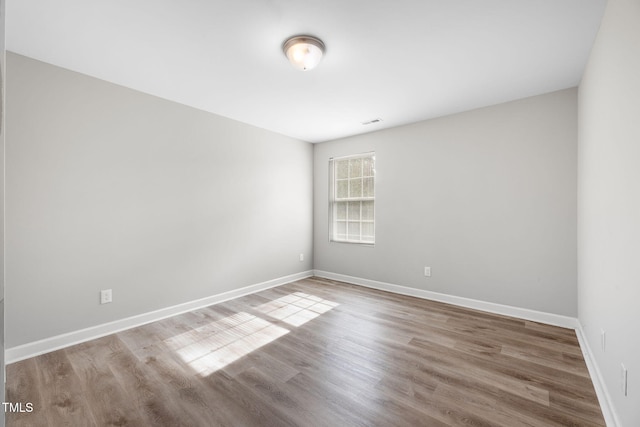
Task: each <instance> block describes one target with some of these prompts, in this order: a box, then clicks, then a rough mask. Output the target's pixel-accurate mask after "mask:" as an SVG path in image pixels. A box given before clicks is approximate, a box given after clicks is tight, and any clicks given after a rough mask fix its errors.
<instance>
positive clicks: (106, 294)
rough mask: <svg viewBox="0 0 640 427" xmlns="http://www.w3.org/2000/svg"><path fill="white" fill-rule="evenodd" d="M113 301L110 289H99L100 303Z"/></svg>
mask: <svg viewBox="0 0 640 427" xmlns="http://www.w3.org/2000/svg"><path fill="white" fill-rule="evenodd" d="M111 301H113V294H112V293H111V289H104V290H102V291H100V304H108V303H110V302H111Z"/></svg>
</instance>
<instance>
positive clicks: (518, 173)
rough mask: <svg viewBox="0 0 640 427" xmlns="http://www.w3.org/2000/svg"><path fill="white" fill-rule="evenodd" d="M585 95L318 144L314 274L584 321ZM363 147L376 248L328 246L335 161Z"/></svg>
mask: <svg viewBox="0 0 640 427" xmlns="http://www.w3.org/2000/svg"><path fill="white" fill-rule="evenodd" d="M576 95H577V91H576V89H569V90H564V91H560V92H555V93H551V94H547V95H542V96H536V97H532V98H527V99H523V100H519V101H515V102H510V103H506V104H501V105H497V106H492V107H488V108H483V109H478V110H474V111H470V112H466V113H461V114H457V115H453V116H449V117H444V118H439V119H435V120H429V121H425V122H421V123H417V124H413V125H408V126H402V127H398V128H393V129H388V130H383V131H379V132H374V133H369V134H365V135H360V136H356V137H350V138H346V139H341V140H337V141H332V142H327V143H322V144H316V145H315V146H314V168H315V170H314V182H315V186H314V189H315V191H314V201H315V202H314V267H315V269H317V270H324V271H329V272H333V273H339V274H346V275H350V276H355V277H360V278H364V279H372V280H377V281H381V282H387V283H392V284H398V285H404V286H409V287H414V288H418V289H426V290H429V291H435V292H440V293H445V294H449V295H455V296H461V297H467V298H473V299H477V300H482V301H488V302H493V303H499V304H506V305H511V306H516V307H521V308H528V309H533V310H539V311H544V312H548V313H554V314H561V315H567V316H576V311H577V310H576V299H577V297H576V280H577V279H576V144H577V136H576V132H577V124H576V120H577V99H576ZM366 151H375V152H376V180H377V181H376V245H375V247H374V248H371V247H364V246H358V245H351V244H344V243H330V242H329V239H328V229H327V227H328V202H327V201H328V183H329V178H328V160H329V158H330V157H332V156H341V155H348V154H356V153H361V152H366ZM424 266H431V267H432V277H430V278H426V277H424V275H423V267H424Z"/></svg>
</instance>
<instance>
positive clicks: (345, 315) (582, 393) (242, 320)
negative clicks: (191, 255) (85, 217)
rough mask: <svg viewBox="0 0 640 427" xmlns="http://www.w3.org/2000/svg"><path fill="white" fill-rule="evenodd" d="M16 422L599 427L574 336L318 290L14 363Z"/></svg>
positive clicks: (231, 304) (321, 285)
mask: <svg viewBox="0 0 640 427" xmlns="http://www.w3.org/2000/svg"><path fill="white" fill-rule="evenodd" d="M6 396H7V397H6V399H7V401H8V402H23V403H26V402H31V403H33V407H34V410H33V412H31V413H7V414H6V416H7V418H6V419H7V426H56V427H57V426H64V425H68V426H257V425H261V426H462V425H464V426H505V427H515V426H604V425H605V423H604V420H603V417H602V413H601V411H600V407H599V406H598V401H597V398H596V395H595V392H594V389H593V384H592V382H591V379H590V378H589V373H588V371H587V368H586V365H585V363H584V360H583V358H582V353H581V351H580V348H579V346H578V341H577V339H576V336H575V333H574V331H572V330H569V329H563V328H557V327H553V326H548V325H542V324H538V323H534V322H529V321H524V320H519V319H514V318H509V317H505V316H500V315H494V314H490V313H485V312H480V311H475V310H470V309H465V308H461V307H455V306H451V305H447V304H443V303H437V302H432V301H426V300H421V299H417V298H411V297H406V296H402V295H396V294H392V293H388V292H382V291H376V290H372V289H367V288H363V287H359V286H355V285H350V284H346V283H341V282H336V281H331V280H326V279H320V278H310V279H304V280H300V281H297V282H293V283H290V284H287V285H283V286H280V287H277V288H272V289H269V290H266V291H262V292H259V293H257V294H253V295H248V296H245V297H242V298H238V299H235V300H232V301H227V302H225V303H221V304H218V305H215V306H210V307H206V308H203V309H200V310H196V311H193V312H190V313H185V314H182V315H179V316H175V317H172V318H169V319H165V320H161V321H158V322H154V323H151V324H148V325H145V326H141V327H138V328H134V329H130V330H127V331H123V332H120V333H117V334H114V335H110V336H107V337H104V338H100V339H96V340H93V341H90V342H86V343H83V344H79V345H76V346H73V347H68V348H66V349H62V350H58V351H55V352H52V353H48V354H45V355H42V356H38V357H34V358H32V359H28V360H24V361H21V362H17V363H14V364H11V365H8V366H7V389H6Z"/></svg>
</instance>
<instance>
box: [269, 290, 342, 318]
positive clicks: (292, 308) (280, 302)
mask: <svg viewBox="0 0 640 427" xmlns="http://www.w3.org/2000/svg"><path fill="white" fill-rule="evenodd" d="M339 305H340V304H338V303H336V302H333V301H329V300H326V299H322V298H320V297H317V296H315V295H309V294H305V293H304V292H294V293H291V294H289V295H285V296H283V297H281V298H278V299H276V300H273V301H269V302H267V303H264V304H262V305H260V306H258V307H256V310H258V311H260V312H261V313H264V314H266V315H268V316H270V317H273V318H274V319H278V320H282V321H283V322H285V323H288V324H290V325H292V326H301V325H304V324H305V323H307V322H308V321H309V320H312V319H315V318H316V317H318V316H319V315H321V314H323V313H326V312H327V311H329V310H331V309H332V308H334V307H337V306H339Z"/></svg>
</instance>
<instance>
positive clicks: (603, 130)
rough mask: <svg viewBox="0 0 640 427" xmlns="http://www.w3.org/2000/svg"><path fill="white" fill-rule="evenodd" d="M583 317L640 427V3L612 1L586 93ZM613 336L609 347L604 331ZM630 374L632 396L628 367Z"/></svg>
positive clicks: (616, 400) (622, 404) (610, 380)
mask: <svg viewBox="0 0 640 427" xmlns="http://www.w3.org/2000/svg"><path fill="white" fill-rule="evenodd" d="M578 153H579V160H578V165H579V166H578V171H579V175H578V176H579V179H578V182H579V185H578V189H579V190H578V200H579V205H578V206H579V209H578V259H579V263H578V308H579V310H578V312H579V318H580V322H581V323H582V326H583V329H584V331H585V334H586V337H587V340H588V342H589V347H590V348H591V350H592V352H593V354H594V356H595V359H596V362H597V365H598V368H599V370H600V372H601V374H602V376H603V379H604V382H605V384H606V388H607V390H608V393H609V396H610V397H611V399H612V402H613V405H614V407H615V411H616V412H617V414H618V418H619V420H620V422H621V425H623V426H628V427H631V426H639V425H640V308H639V305H638V304H639V303H640V2H639V1H638V0H609V2H608V5H607V9H606V12H605V15H604V18H603V21H602V25H601V28H600V31H599V33H598V37H597V39H596V42H595V45H594V47H593V50H592V52H591V57H590V59H589V63H588V65H587V68H586V70H585V73H584V76H583V79H582V83H581V85H580V92H579V146H578ZM601 329H604V330H605V331H606V337H607V338H606V347H605V351H603V350H602V348H601V345H600V331H601ZM621 363H624V364H625V365H626V367H627V368H628V381H629V388H628V392H629V394H628V396H627V397H624V396H623V394H622V391H621V387H620V383H621V379H620V377H621V375H620V364H621Z"/></svg>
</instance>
